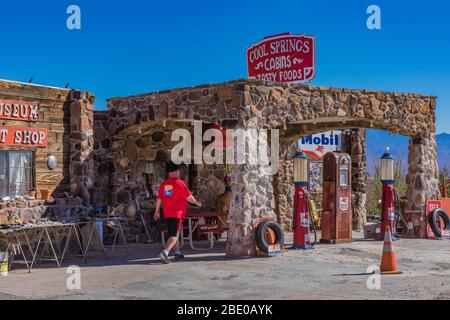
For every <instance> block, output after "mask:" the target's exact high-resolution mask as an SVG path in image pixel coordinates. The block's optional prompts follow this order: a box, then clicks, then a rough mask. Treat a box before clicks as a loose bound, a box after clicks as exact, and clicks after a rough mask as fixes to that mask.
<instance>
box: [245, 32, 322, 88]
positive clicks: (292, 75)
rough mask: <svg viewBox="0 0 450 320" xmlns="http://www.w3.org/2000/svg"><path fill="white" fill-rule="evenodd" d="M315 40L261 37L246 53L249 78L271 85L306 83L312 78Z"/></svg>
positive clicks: (297, 37)
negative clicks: (269, 82) (273, 83)
mask: <svg viewBox="0 0 450 320" xmlns="http://www.w3.org/2000/svg"><path fill="white" fill-rule="evenodd" d="M315 51H316V40H315V38H314V37H313V36H307V35H304V34H302V35H295V34H290V33H283V34H279V35H275V36H270V37H265V38H264V40H263V41H261V42H258V43H256V44H254V45H252V46H251V47H250V48H248V49H247V69H248V70H247V71H248V76H249V78H254V79H257V80H266V81H271V82H307V81H310V80H312V79H313V78H314V76H315V70H316V61H315Z"/></svg>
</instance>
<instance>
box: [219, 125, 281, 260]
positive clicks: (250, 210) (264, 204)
mask: <svg viewBox="0 0 450 320" xmlns="http://www.w3.org/2000/svg"><path fill="white" fill-rule="evenodd" d="M249 122H250V121H249ZM248 127H252V128H255V127H257V125H256V124H253V125H250V126H245V128H248ZM257 135H258V131H257V130H254V129H252V130H248V131H247V138H249V139H257V138H258V137H257ZM235 152H236V150H235ZM250 154H258V150H257V148H255V144H253V143H249V144H248V146H247V148H246V150H245V152H244V155H245V159H247V160H246V161H245V164H235V165H233V168H232V170H231V172H232V174H231V179H232V186H231V189H232V192H231V203H230V210H229V217H228V221H229V231H228V241H227V248H226V254H227V256H253V255H255V253H256V250H255V242H254V232H253V225H252V222H253V219H255V218H274V219H275V220H276V219H277V216H276V213H275V195H274V188H273V176H272V175H271V174H272V173H271V172H268V171H269V170H267V168H266V167H264V166H262V165H260V164H249V161H248V159H249V158H248V157H249V155H250ZM257 162H258V161H257Z"/></svg>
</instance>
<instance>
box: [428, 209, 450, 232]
mask: <svg viewBox="0 0 450 320" xmlns="http://www.w3.org/2000/svg"><path fill="white" fill-rule="evenodd" d="M439 218H442V220H444V223H445V230H448V231H450V218H449V217H448V214H447V212H445V210H444V209H442V208H437V209H434V210H433V211H431V212H430V215H429V221H428V223H429V224H430V228H431V231H433V233H434V234H435V235H436V236H437V237H439V238H440V237H441V236H442V233H441V227H440V225H439V222H438V221H439Z"/></svg>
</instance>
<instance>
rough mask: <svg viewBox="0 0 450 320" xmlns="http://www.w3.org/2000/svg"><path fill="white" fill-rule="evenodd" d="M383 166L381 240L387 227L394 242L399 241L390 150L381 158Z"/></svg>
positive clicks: (392, 162)
mask: <svg viewBox="0 0 450 320" xmlns="http://www.w3.org/2000/svg"><path fill="white" fill-rule="evenodd" d="M380 166H381V183H382V184H383V187H382V195H381V228H380V238H381V239H382V238H384V232H385V229H386V226H389V228H390V230H391V233H392V240H398V237H397V225H396V223H395V214H396V213H395V210H396V203H395V189H394V157H393V156H392V154H391V152H390V150H389V148H386V151H385V152H384V154H383V155H382V156H381V158H380Z"/></svg>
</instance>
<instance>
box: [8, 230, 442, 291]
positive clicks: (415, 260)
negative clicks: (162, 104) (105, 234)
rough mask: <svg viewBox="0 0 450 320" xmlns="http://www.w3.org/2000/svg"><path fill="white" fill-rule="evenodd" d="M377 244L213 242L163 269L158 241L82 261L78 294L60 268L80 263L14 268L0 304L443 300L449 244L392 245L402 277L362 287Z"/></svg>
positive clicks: (377, 258)
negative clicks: (236, 246) (230, 250)
mask: <svg viewBox="0 0 450 320" xmlns="http://www.w3.org/2000/svg"><path fill="white" fill-rule="evenodd" d="M360 236H361V235H360V234H356V233H355V234H354V237H360ZM287 238H288V241H287V245H289V242H290V239H291V235H288V237H287ZM382 245H383V243H382V242H379V241H369V240H363V239H355V241H354V242H353V243H351V244H340V245H323V244H318V245H316V247H315V249H314V250H309V251H296V250H288V251H286V252H284V253H283V254H281V255H279V256H275V257H259V258H244V259H231V258H226V257H225V255H224V251H225V244H224V243H218V244H217V245H216V247H215V249H214V250H213V251H210V252H200V253H199V252H194V251H191V250H188V249H186V250H185V254H186V259H185V260H184V261H183V262H174V263H171V264H169V265H162V264H161V263H160V261H159V260H158V258H157V254H158V252H159V251H160V249H161V245H160V244H139V245H138V244H133V245H130V251H131V254H130V256H129V257H126V256H124V255H122V256H116V257H114V258H102V257H99V258H96V259H92V258H91V259H88V261H87V264H84V265H82V266H81V289H74V290H69V289H68V288H67V284H66V283H67V279H68V277H69V276H70V275H69V274H68V273H67V267H68V266H69V265H76V264H77V263H80V260H79V259H78V258H73V259H69V260H67V261H65V263H64V265H63V268H62V269H58V268H57V267H56V266H55V265H52V264H45V265H40V266H39V267H38V268H36V269H34V270H33V271H32V273H31V274H29V273H28V272H27V271H26V270H24V269H20V268H18V269H16V270H13V271H11V272H10V273H9V275H8V276H5V277H0V299H23V298H25V299H171V300H172V299H258V300H260V299H450V280H449V279H450V242H449V241H438V240H419V239H414V240H411V239H402V240H400V241H396V242H395V243H394V245H395V249H396V251H397V255H398V264H399V268H400V269H401V270H402V271H403V274H402V275H395V276H382V277H381V283H380V288H379V289H368V287H367V280H368V278H369V275H367V274H366V272H367V268H368V267H370V266H377V265H379V263H380V258H381V252H382ZM186 247H187V246H186ZM117 253H121V252H117Z"/></svg>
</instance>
